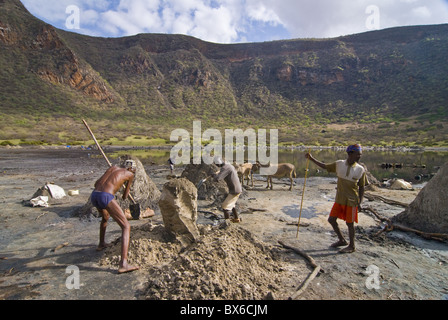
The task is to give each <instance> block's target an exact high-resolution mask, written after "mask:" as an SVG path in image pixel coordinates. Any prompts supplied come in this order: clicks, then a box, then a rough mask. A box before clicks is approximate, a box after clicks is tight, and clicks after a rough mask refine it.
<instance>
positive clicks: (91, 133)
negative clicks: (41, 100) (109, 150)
mask: <svg viewBox="0 0 448 320" xmlns="http://www.w3.org/2000/svg"><path fill="white" fill-rule="evenodd" d="M82 122H84V125H85V126H86V128H87V130H89V133H90V135H91V136H92V138H93V141H95V144H96V146H97V147H98V149H99V150H100V152H101V154H102V155H103V158H104V160H106V161H107V164H108V165H109V167H112V163H111V162H110V161H109V159H108V158H107V156H106V154H105V153H104V151H103V149H102V148H101V146H100V144H99V143H98V141H97V140H96V138H95V135H94V134H93V132H92V130H90V127H89V125H88V124H87V122H86V120H84V119H82ZM129 199H131V201H132V202H133V203H134V204H137V203H136V202H135V199H134V197H133V196H132V195H131V194H130V193H129Z"/></svg>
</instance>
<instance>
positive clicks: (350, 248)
mask: <svg viewBox="0 0 448 320" xmlns="http://www.w3.org/2000/svg"><path fill="white" fill-rule="evenodd" d="M355 251H356V250H355V248H354V247H352V246H348V247H347V248H344V249H342V250H339V253H353V252H355Z"/></svg>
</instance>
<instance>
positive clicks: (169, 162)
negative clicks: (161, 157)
mask: <svg viewBox="0 0 448 320" xmlns="http://www.w3.org/2000/svg"><path fill="white" fill-rule="evenodd" d="M168 164H169V165H170V172H171V175H174V160H173V159H172V158H169V159H168Z"/></svg>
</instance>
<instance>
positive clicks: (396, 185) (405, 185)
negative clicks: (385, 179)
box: [390, 179, 414, 190]
mask: <svg viewBox="0 0 448 320" xmlns="http://www.w3.org/2000/svg"><path fill="white" fill-rule="evenodd" d="M390 188H391V189H392V190H413V189H414V188H413V187H412V184H410V183H409V182H407V181H404V180H403V179H395V181H393V182H392V183H391V185H390Z"/></svg>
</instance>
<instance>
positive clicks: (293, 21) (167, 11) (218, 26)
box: [22, 0, 448, 43]
mask: <svg viewBox="0 0 448 320" xmlns="http://www.w3.org/2000/svg"><path fill="white" fill-rule="evenodd" d="M22 1H23V3H24V4H25V6H26V7H27V8H28V9H29V10H30V11H31V13H33V14H35V15H37V16H38V17H39V18H41V19H43V20H45V21H47V22H49V23H51V24H53V25H55V26H56V27H60V28H64V26H65V20H66V19H67V14H66V10H65V9H66V8H67V6H68V5H76V6H78V7H79V8H80V11H81V17H80V21H81V30H78V32H81V33H85V34H90V35H103V36H124V35H134V34H137V33H177V34H188V35H192V36H195V37H198V38H200V39H203V40H207V41H213V42H220V43H230V42H241V41H245V40H248V41H253V40H252V39H257V41H264V40H273V38H272V37H274V38H275V37H277V38H276V39H278V37H281V36H285V34H288V36H290V37H292V38H307V37H319V38H321V37H336V36H340V35H346V34H353V33H358V32H364V31H368V30H367V27H366V20H367V19H368V14H366V8H367V7H368V6H369V5H375V6H377V7H378V8H379V9H380V18H381V25H380V27H381V28H388V27H395V26H404V25H419V24H439V23H448V1H447V0H375V1H372V0H357V1H353V0H338V1H328V0H313V1H309V0H95V1H92V0H45V1H41V0H22ZM75 31H76V30H75Z"/></svg>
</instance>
